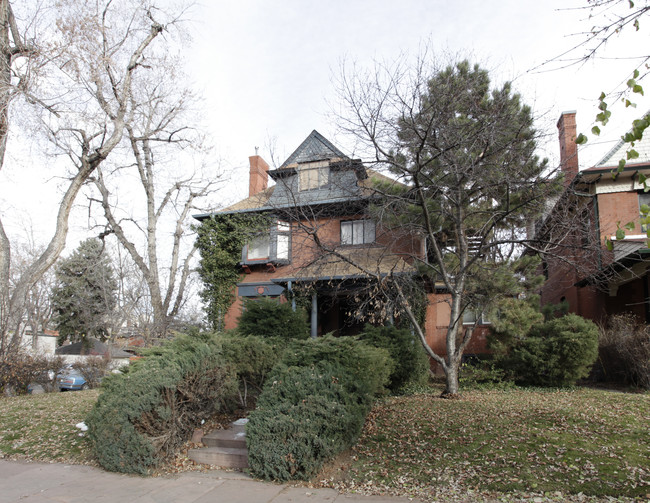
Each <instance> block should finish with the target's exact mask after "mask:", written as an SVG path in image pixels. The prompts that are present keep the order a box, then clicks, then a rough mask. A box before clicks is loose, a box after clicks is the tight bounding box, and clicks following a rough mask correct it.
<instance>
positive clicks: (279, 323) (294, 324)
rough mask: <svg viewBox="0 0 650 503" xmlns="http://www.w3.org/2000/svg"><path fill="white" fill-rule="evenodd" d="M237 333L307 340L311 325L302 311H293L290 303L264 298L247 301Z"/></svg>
mask: <svg viewBox="0 0 650 503" xmlns="http://www.w3.org/2000/svg"><path fill="white" fill-rule="evenodd" d="M237 331H238V332H239V333H241V334H242V335H257V336H259V337H280V338H283V339H307V338H308V337H309V324H308V323H307V315H306V314H305V312H304V311H303V310H302V309H298V310H297V311H293V310H292V309H291V305H290V304H289V303H288V302H279V301H278V300H277V299H271V298H262V299H259V300H258V299H255V300H247V301H245V303H244V311H243V312H242V315H241V316H240V317H239V321H238V325H237Z"/></svg>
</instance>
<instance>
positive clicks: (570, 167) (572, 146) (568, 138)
mask: <svg viewBox="0 0 650 503" xmlns="http://www.w3.org/2000/svg"><path fill="white" fill-rule="evenodd" d="M557 129H558V131H559V137H560V169H562V172H563V173H564V186H565V187H568V186H569V185H571V182H572V181H573V179H574V178H575V177H576V176H578V145H577V144H576V131H577V127H576V113H575V111H570V112H562V115H561V116H560V120H558V121H557Z"/></svg>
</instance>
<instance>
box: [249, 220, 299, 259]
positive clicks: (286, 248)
mask: <svg viewBox="0 0 650 503" xmlns="http://www.w3.org/2000/svg"><path fill="white" fill-rule="evenodd" d="M290 253H291V224H290V223H289V222H283V221H281V220H279V221H277V222H275V223H274V224H273V225H272V226H271V229H270V232H269V233H268V234H260V235H258V236H256V237H254V238H253V239H251V240H250V241H249V242H248V244H247V245H246V246H245V247H244V252H243V253H242V262H243V263H247V262H255V261H262V260H264V261H278V260H280V261H288V260H289V257H290Z"/></svg>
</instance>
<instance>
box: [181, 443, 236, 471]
mask: <svg viewBox="0 0 650 503" xmlns="http://www.w3.org/2000/svg"><path fill="white" fill-rule="evenodd" d="M187 454H188V457H189V458H190V459H191V460H192V461H195V462H196V463H203V464H206V465H216V466H223V467H228V468H248V452H247V451H246V449H233V448H229V447H203V448H202V449H190V451H189V452H188V453H187Z"/></svg>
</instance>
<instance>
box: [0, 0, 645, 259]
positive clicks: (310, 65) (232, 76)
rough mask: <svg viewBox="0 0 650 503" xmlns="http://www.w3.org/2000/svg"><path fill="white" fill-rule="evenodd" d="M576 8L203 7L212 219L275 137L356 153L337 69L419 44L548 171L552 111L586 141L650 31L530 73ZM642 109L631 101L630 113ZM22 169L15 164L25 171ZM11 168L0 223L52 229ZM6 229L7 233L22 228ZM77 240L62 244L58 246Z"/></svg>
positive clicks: (192, 65)
mask: <svg viewBox="0 0 650 503" xmlns="http://www.w3.org/2000/svg"><path fill="white" fill-rule="evenodd" d="M586 4H587V2H586V0H580V1H577V0H498V1H487V0H465V1H462V0H458V1H448V0H428V1H427V0H418V1H416V0H401V1H399V2H398V1H395V0H326V1H320V2H313V1H305V0H274V1H269V0H240V1H237V2H234V1H225V0H214V1H210V0H204V4H203V5H200V4H199V5H197V6H195V7H194V8H193V10H192V11H191V13H190V17H191V24H190V25H189V26H190V29H191V31H192V32H193V34H194V37H193V43H192V46H191V47H188V52H187V72H188V74H189V75H190V77H191V78H192V80H194V82H195V85H196V87H198V89H199V91H200V92H202V93H203V95H204V96H205V107H204V110H205V114H206V116H207V117H208V126H209V129H210V131H209V132H210V133H211V134H212V135H213V137H214V143H215V145H216V147H217V152H216V155H215V163H216V162H221V163H222V164H223V165H224V166H225V167H226V171H228V172H230V173H231V175H230V176H231V181H230V182H229V186H228V190H226V191H223V192H222V193H221V194H220V195H219V196H218V199H217V200H215V203H214V204H215V209H216V208H217V207H218V206H219V205H221V206H223V205H225V204H227V203H230V202H233V201H234V200H238V199H241V198H243V197H246V196H247V195H248V194H247V190H248V156H250V155H254V153H255V147H259V153H260V155H262V156H263V157H265V158H266V159H267V160H268V161H271V159H269V158H268V150H267V146H268V143H269V139H270V138H275V139H276V156H277V157H278V158H279V160H280V162H281V161H283V160H284V159H285V158H286V157H287V156H288V155H289V154H291V152H292V151H293V150H294V149H295V148H296V147H298V145H299V144H300V143H301V142H302V141H303V140H304V139H305V138H306V137H307V135H308V134H309V133H310V132H311V131H312V130H313V129H317V130H318V131H319V132H320V133H321V134H323V135H324V136H325V137H327V138H329V139H330V140H331V141H332V142H334V143H335V144H336V145H337V146H339V147H340V148H341V149H342V150H343V151H344V152H346V153H347V154H354V152H351V151H350V149H351V145H352V144H351V142H350V141H349V139H347V138H343V137H337V136H336V135H335V130H336V127H335V124H334V123H332V122H331V119H329V118H328V112H329V110H330V105H329V104H328V103H335V93H334V86H333V83H332V80H333V78H334V77H336V75H338V72H339V70H338V69H339V66H340V63H341V61H342V60H343V59H346V60H347V61H351V62H352V61H354V62H356V64H358V65H361V66H371V65H372V63H373V61H374V60H378V61H387V62H391V61H394V60H395V59H396V58H402V59H408V58H409V57H415V56H416V55H417V54H418V52H419V50H420V47H422V45H424V44H426V43H429V45H430V47H431V48H432V49H433V51H434V54H435V53H439V54H444V53H454V54H458V55H460V56H462V57H467V58H468V59H470V60H472V61H473V62H478V63H480V64H481V65H482V66H483V67H485V68H487V69H488V70H490V73H491V75H492V77H493V80H494V81H495V82H499V83H502V82H503V81H505V80H512V81H513V82H514V87H515V90H517V91H518V92H520V93H521V94H522V96H523V99H524V102H525V103H527V104H529V105H531V106H532V107H533V108H534V110H535V113H536V114H538V115H541V116H542V117H543V118H542V119H541V120H540V122H539V123H538V127H539V128H540V129H542V130H543V131H545V132H548V133H549V135H550V137H551V138H552V140H551V141H549V142H548V143H546V144H545V145H542V146H541V148H540V154H541V155H542V156H547V157H549V158H550V160H551V162H552V163H556V162H557V156H558V148H557V140H556V138H557V133H556V128H555V123H556V122H557V119H558V117H559V115H560V113H561V112H562V111H567V110H576V111H577V112H578V127H579V130H580V131H584V132H588V131H589V130H590V129H591V126H592V123H593V119H594V117H595V115H596V112H597V110H596V104H597V101H596V98H597V97H598V95H599V94H600V92H601V91H610V90H612V89H614V88H615V87H616V86H617V85H618V84H619V83H620V82H621V81H625V80H626V79H627V77H628V71H629V68H630V67H629V61H624V62H621V61H617V60H615V59H610V58H613V57H614V56H620V55H621V54H625V55H628V52H629V49H630V48H631V47H633V46H634V45H637V44H638V45H639V46H641V47H643V48H644V49H645V48H647V47H648V36H650V26H648V27H647V28H645V25H644V24H643V22H642V29H641V30H640V31H639V32H638V33H634V32H632V31H630V30H627V31H626V32H624V34H623V37H624V38H623V39H622V40H614V41H612V43H610V44H609V47H608V50H607V51H605V52H601V53H600V56H601V57H600V58H599V59H596V60H594V61H592V62H589V63H586V64H584V65H579V66H571V67H568V68H565V69H561V70H552V68H551V67H549V66H542V68H541V69H538V70H536V71H531V70H532V69H534V68H538V67H539V65H541V64H542V63H544V62H545V61H547V60H550V59H552V58H553V57H555V56H557V55H558V54H560V53H562V52H564V51H565V50H567V49H568V48H570V47H572V46H573V45H575V44H576V43H577V42H578V41H580V40H582V38H581V37H580V36H576V35H575V34H577V33H581V32H584V31H586V30H589V29H590V27H591V21H590V20H589V19H588V16H589V11H587V10H581V9H575V7H580V6H584V5H586ZM646 85H647V84H646ZM648 108H650V107H648V105H647V103H645V102H644V101H640V102H639V108H638V109H637V113H641V112H642V111H645V110H647V109H648ZM615 119H616V120H614V121H612V122H613V124H612V125H611V126H610V127H608V128H607V129H606V130H605V133H604V134H603V136H602V137H601V138H600V139H597V140H596V141H594V139H592V140H591V141H590V142H589V144H588V145H587V146H586V147H584V148H582V149H581V151H580V154H579V155H580V163H581V167H582V168H586V167H589V166H591V165H593V164H595V163H596V162H597V161H598V160H599V159H600V157H602V156H603V155H604V153H606V151H607V150H609V149H610V148H611V147H613V145H614V143H615V142H616V140H617V139H618V138H619V137H620V136H621V134H622V133H623V132H624V131H625V130H626V129H627V128H628V127H629V119H630V115H629V114H627V115H626V114H624V113H618V114H615ZM28 163H29V159H28V158H25V159H24V160H23V164H25V165H26V164H28ZM21 169H22V171H25V172H27V170H28V171H29V173H30V176H29V178H21V177H20V174H19V173H18V172H17V171H14V172H12V171H11V167H10V166H5V168H4V169H3V172H0V183H3V184H7V183H15V184H16V190H13V191H5V190H4V189H5V187H3V191H2V192H3V194H1V196H2V197H5V198H6V199H5V201H0V204H2V206H3V207H4V212H5V214H8V213H9V212H11V213H12V215H13V216H15V215H16V214H22V215H24V216H25V218H22V219H19V220H18V223H20V224H22V223H23V222H24V221H29V220H31V221H32V222H33V223H36V222H38V223H42V222H47V219H48V218H50V219H53V212H52V211H51V210H50V211H49V213H48V209H47V208H48V204H47V201H46V199H45V198H44V197H43V198H42V199H41V196H35V195H36V194H43V189H42V188H41V189H38V188H37V186H36V180H37V177H35V176H34V175H33V172H32V170H33V169H35V167H33V166H29V167H27V166H23V167H21ZM3 177H4V178H3ZM44 188H45V191H46V192H47V193H48V194H49V195H50V197H52V198H54V199H55V200H59V199H60V197H61V195H60V192H57V190H58V189H57V180H56V179H51V178H50V179H48V181H47V185H46V186H44ZM7 194H8V195H7ZM12 197H13V199H12V200H11V201H7V200H8V199H10V198H12ZM35 198H36V199H37V201H35V200H34V199H35ZM35 202H36V203H37V204H35ZM82 203H83V202H81V203H80V206H83V204H82ZM0 209H2V208H0ZM38 211H41V214H39V213H38ZM83 212H84V210H83V208H81V209H80V210H79V212H78V213H77V215H76V218H77V220H76V221H75V222H73V226H72V229H73V233H75V236H79V235H83V234H84V231H85V228H84V225H85V222H86V220H85V219H84V218H83ZM45 213H47V214H45ZM44 214H45V215H44ZM43 215H44V216H43ZM80 217H81V218H80ZM13 221H14V222H16V219H15V218H14V219H13ZM7 225H8V228H9V230H10V231H12V232H14V231H19V230H20V229H19V228H18V227H16V226H15V225H14V227H11V225H12V224H11V223H10V222H7ZM42 241H43V242H44V241H45V237H44V238H43V240H42ZM78 241H79V238H78V237H76V238H71V239H69V246H68V248H73V247H75V246H76V244H77V243H78Z"/></svg>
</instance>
